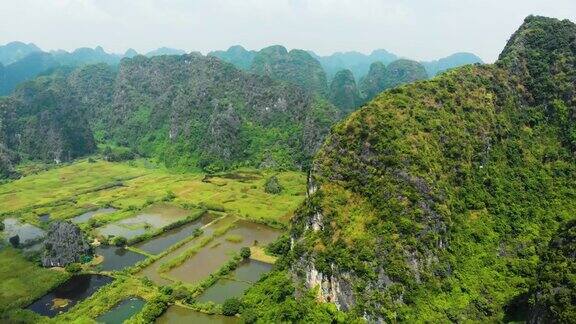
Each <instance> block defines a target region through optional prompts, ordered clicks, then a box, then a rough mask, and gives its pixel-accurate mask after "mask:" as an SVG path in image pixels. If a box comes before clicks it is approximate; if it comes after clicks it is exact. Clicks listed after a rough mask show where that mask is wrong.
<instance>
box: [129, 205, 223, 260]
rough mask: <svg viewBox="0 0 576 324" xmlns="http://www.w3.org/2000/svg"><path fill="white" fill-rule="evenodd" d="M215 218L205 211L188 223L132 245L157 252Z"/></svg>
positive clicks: (149, 251) (146, 250)
mask: <svg viewBox="0 0 576 324" xmlns="http://www.w3.org/2000/svg"><path fill="white" fill-rule="evenodd" d="M215 219H216V216H215V215H213V214H210V213H205V214H204V215H202V216H200V217H199V218H198V219H197V220H195V221H192V222H190V223H188V224H185V225H182V226H180V227H177V228H174V229H171V230H169V231H167V232H165V233H162V234H160V235H158V236H156V237H154V238H152V239H150V240H148V241H145V242H142V243H138V244H136V245H134V247H135V248H138V249H140V250H142V251H145V252H147V253H150V254H159V253H161V252H162V251H164V250H166V249H167V248H169V247H170V246H172V245H174V244H175V243H177V242H179V241H181V240H183V239H185V238H187V237H189V236H190V235H192V234H193V233H194V231H195V230H196V229H198V228H201V227H203V226H205V225H207V224H209V223H210V222H212V221H213V220H215Z"/></svg>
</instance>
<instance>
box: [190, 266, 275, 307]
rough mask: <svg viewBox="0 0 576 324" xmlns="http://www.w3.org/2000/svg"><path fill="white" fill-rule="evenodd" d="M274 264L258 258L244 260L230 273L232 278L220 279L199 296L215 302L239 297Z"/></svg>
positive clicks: (203, 299) (220, 302) (203, 300)
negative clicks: (257, 259)
mask: <svg viewBox="0 0 576 324" xmlns="http://www.w3.org/2000/svg"><path fill="white" fill-rule="evenodd" d="M271 269H272V265H271V264H269V263H264V262H260V261H256V260H246V261H243V262H242V263H241V264H240V265H239V266H238V268H236V270H234V271H233V272H232V273H231V274H230V276H229V277H230V279H220V280H218V281H217V282H216V283H215V284H214V285H212V286H211V287H209V288H208V289H206V290H205V291H204V293H202V295H200V297H199V298H198V300H199V301H201V302H208V301H211V302H214V303H217V304H222V303H224V301H226V299H228V298H233V297H236V298H239V297H242V295H244V292H245V291H246V290H247V289H248V288H250V286H251V285H252V284H253V283H255V282H256V281H258V280H259V279H260V277H261V276H262V275H263V274H264V273H266V272H268V271H270V270H271Z"/></svg>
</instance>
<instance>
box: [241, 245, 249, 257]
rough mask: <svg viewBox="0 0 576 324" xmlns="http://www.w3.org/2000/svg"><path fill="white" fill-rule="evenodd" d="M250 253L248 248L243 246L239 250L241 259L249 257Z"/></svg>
mask: <svg viewBox="0 0 576 324" xmlns="http://www.w3.org/2000/svg"><path fill="white" fill-rule="evenodd" d="M250 255H251V253H250V248H247V247H243V248H242V249H241V250H240V256H241V257H242V258H243V259H248V258H249V257H250Z"/></svg>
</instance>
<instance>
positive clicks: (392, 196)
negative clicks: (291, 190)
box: [289, 17, 576, 322]
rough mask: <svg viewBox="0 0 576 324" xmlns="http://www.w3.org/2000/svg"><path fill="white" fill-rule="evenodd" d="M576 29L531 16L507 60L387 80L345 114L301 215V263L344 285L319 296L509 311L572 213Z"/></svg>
mask: <svg viewBox="0 0 576 324" xmlns="http://www.w3.org/2000/svg"><path fill="white" fill-rule="evenodd" d="M575 37H576V26H575V25H574V24H573V23H571V22H569V21H559V20H556V19H548V18H542V17H529V18H527V19H526V21H525V23H524V25H523V26H522V27H521V28H520V29H519V31H518V32H517V33H515V34H514V35H513V37H512V38H511V40H510V41H509V42H508V44H507V46H506V48H505V49H504V51H503V53H502V55H501V56H500V59H499V61H498V63H497V64H496V65H493V66H468V67H464V68H460V69H457V70H452V71H449V72H447V73H444V74H442V75H441V76H439V77H437V78H435V79H432V80H430V81H425V82H419V83H416V84H413V85H408V86H402V87H398V88H395V89H392V90H390V91H387V92H384V93H383V94H380V95H379V96H378V97H377V98H376V99H375V100H373V101H372V102H370V103H369V104H368V105H367V106H365V107H364V108H362V109H360V110H359V111H357V112H355V113H352V115H351V116H350V117H349V118H348V119H346V121H344V122H342V123H340V124H338V125H337V126H335V127H334V128H333V131H332V134H331V135H330V136H329V137H328V140H327V141H326V142H325V143H324V145H323V147H322V149H321V150H320V152H319V154H318V155H317V156H316V158H315V161H314V164H313V179H314V182H315V183H316V185H318V186H319V190H318V191H317V192H316V193H315V194H314V195H313V196H312V198H311V199H310V200H309V201H307V203H306V204H305V205H303V206H302V207H301V209H300V210H299V211H298V212H297V213H296V215H297V216H296V218H295V219H294V222H293V228H292V235H293V236H294V237H296V238H297V241H296V242H297V243H296V246H295V247H294V248H293V250H292V252H291V253H290V258H291V261H290V262H289V263H290V264H293V266H292V271H293V273H294V274H296V275H298V276H299V277H300V278H301V280H302V281H303V282H304V283H306V284H308V285H313V284H315V282H313V281H309V279H307V278H309V277H307V275H310V274H311V273H313V270H317V271H319V272H320V273H321V274H322V275H323V276H324V278H325V279H323V280H328V279H329V280H330V281H331V282H332V284H335V283H336V284H338V285H339V291H334V290H332V288H324V290H323V291H321V292H320V294H319V295H320V296H321V298H322V299H324V300H328V299H329V298H330V297H332V296H333V295H332V294H335V295H336V299H335V300H334V299H332V301H334V302H336V303H337V304H339V305H340V306H341V307H343V308H344V309H349V310H350V311H351V312H352V314H356V315H358V316H361V315H366V316H367V317H368V318H371V319H378V318H380V319H384V320H385V321H406V322H413V321H431V322H446V321H469V320H472V321H502V320H503V319H504V318H505V316H508V314H506V311H507V309H509V308H508V305H510V304H513V303H515V302H516V301H517V300H518V299H519V298H521V296H524V295H525V294H526V293H528V292H529V291H530V289H531V287H532V286H533V285H534V283H535V280H536V275H537V269H538V260H539V255H540V251H543V250H545V249H547V246H548V242H549V240H550V238H552V237H553V235H554V233H555V231H556V229H557V228H558V227H559V226H560V225H561V224H562V223H563V222H565V221H567V220H570V219H574V215H573V210H574V209H575V208H576V205H575V204H576V203H575V202H576V200H575V197H576V191H575V189H574V186H573V184H574V181H575V180H576V167H575V166H576V164H575V160H574V155H573V152H574V146H573V143H574V142H573V141H572V134H573V132H572V126H573V125H574V123H573V121H572V118H573V116H574V113H573V110H574V109H576V105H575V104H574V103H575V102H576V101H575V100H576V97H575V96H574V94H575V93H576V91H575V87H576V63H575V62H576V61H575V60H576V46H574V44H576V41H575ZM561 298H564V297H561ZM564 300H565V299H564ZM563 302H564V303H566V301H563ZM568 312H569V311H568ZM525 315H526V314H524V316H525Z"/></svg>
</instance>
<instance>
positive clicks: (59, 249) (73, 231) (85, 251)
mask: <svg viewBox="0 0 576 324" xmlns="http://www.w3.org/2000/svg"><path fill="white" fill-rule="evenodd" d="M91 252H92V251H91V249H90V245H88V243H87V241H86V239H85V238H84V235H83V234H82V231H81V230H80V228H79V227H78V226H77V225H75V224H72V223H69V222H60V221H59V222H54V223H53V224H52V225H51V226H50V229H49V230H48V236H47V238H46V240H45V241H44V255H43V256H42V265H43V266H45V267H64V266H66V265H68V264H70V263H74V262H80V260H81V258H82V256H85V255H89V254H91Z"/></svg>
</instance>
